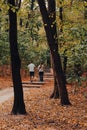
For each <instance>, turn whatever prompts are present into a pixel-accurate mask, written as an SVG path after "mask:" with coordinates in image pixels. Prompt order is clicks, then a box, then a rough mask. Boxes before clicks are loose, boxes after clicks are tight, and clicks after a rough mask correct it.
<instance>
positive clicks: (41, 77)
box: [39, 72, 44, 81]
mask: <svg viewBox="0 0 87 130" xmlns="http://www.w3.org/2000/svg"><path fill="white" fill-rule="evenodd" d="M43 75H44V73H43V72H39V78H40V81H43Z"/></svg>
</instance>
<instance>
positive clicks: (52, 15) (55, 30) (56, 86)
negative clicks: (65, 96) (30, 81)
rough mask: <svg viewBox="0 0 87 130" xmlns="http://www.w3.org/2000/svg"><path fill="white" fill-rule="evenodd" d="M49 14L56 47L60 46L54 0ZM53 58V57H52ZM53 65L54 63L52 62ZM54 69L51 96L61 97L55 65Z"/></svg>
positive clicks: (49, 8)
mask: <svg viewBox="0 0 87 130" xmlns="http://www.w3.org/2000/svg"><path fill="white" fill-rule="evenodd" d="M48 14H49V16H50V17H49V19H50V24H51V27H52V28H51V30H52V35H53V36H54V37H55V44H56V47H57V48H58V42H57V39H56V38H57V29H56V23H55V22H54V21H55V20H56V10H55V2H54V1H53V0H48ZM51 60H52V58H51ZM52 65H53V64H52ZM53 70H54V91H53V93H52V95H51V98H59V90H58V86H59V85H58V82H57V81H56V75H55V69H54V65H53Z"/></svg>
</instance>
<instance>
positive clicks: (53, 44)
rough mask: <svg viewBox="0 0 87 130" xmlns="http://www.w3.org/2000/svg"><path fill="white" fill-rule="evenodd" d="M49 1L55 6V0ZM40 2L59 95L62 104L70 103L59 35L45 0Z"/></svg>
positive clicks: (39, 0)
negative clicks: (52, 22) (60, 51)
mask: <svg viewBox="0 0 87 130" xmlns="http://www.w3.org/2000/svg"><path fill="white" fill-rule="evenodd" d="M49 2H52V4H51V6H52V7H53V8H54V7H55V0H49ZM38 4H39V7H40V12H41V15H42V19H43V22H44V28H45V32H46V36H47V41H48V45H49V48H50V51H51V55H52V60H53V64H54V71H55V75H56V80H57V83H58V84H59V95H60V99H61V104H62V105H70V101H69V98H68V93H67V89H66V84H65V77H64V74H63V70H62V65H61V60H60V55H59V53H58V41H57V37H55V36H54V35H53V33H52V32H53V29H51V27H52V25H51V21H50V19H49V15H48V12H47V9H46V5H45V2H44V0H38ZM54 23H55V21H54ZM55 34H56V32H55Z"/></svg>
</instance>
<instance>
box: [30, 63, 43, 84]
mask: <svg viewBox="0 0 87 130" xmlns="http://www.w3.org/2000/svg"><path fill="white" fill-rule="evenodd" d="M28 69H29V73H30V81H31V82H32V81H33V79H34V72H35V65H34V64H33V63H32V62H31V63H30V64H29V65H28ZM38 72H39V80H40V81H41V82H43V75H44V65H43V63H40V65H39V66H38Z"/></svg>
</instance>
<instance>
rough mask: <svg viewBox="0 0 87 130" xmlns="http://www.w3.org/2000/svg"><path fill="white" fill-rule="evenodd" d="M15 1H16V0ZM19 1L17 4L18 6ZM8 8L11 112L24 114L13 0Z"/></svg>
mask: <svg viewBox="0 0 87 130" xmlns="http://www.w3.org/2000/svg"><path fill="white" fill-rule="evenodd" d="M16 2H17V1H16ZM20 3H21V1H19V3H18V6H19V7H20ZM8 4H9V6H10V8H9V42H10V52H11V67H12V80H13V87H14V104H13V108H12V114H26V110H25V104H24V99H23V88H22V81H21V76H20V68H21V60H20V57H19V52H18V46H17V44H18V43H17V13H16V5H17V3H15V0H8Z"/></svg>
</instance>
